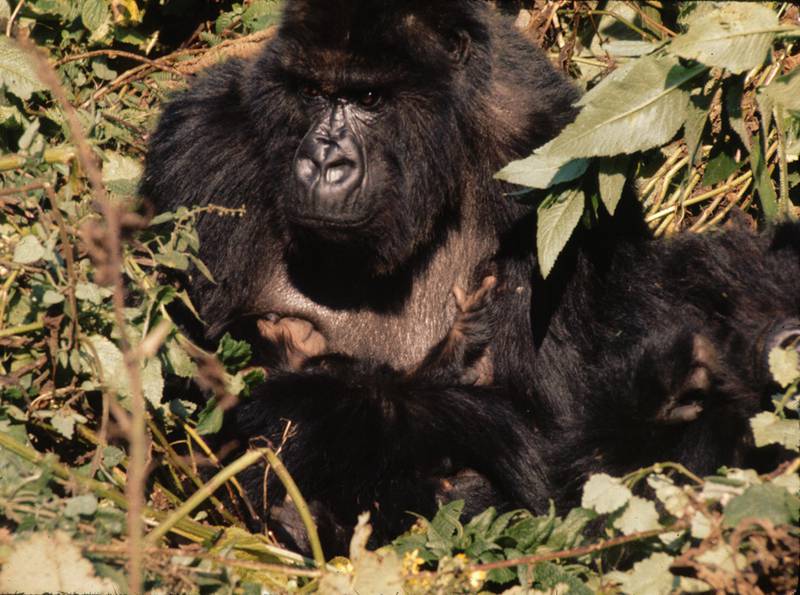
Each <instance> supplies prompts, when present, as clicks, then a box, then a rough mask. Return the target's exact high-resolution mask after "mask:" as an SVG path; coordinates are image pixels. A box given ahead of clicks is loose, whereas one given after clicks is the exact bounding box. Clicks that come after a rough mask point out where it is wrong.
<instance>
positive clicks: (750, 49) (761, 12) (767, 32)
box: [668, 2, 784, 74]
mask: <svg viewBox="0 0 800 595" xmlns="http://www.w3.org/2000/svg"><path fill="white" fill-rule="evenodd" d="M783 29H784V28H783V27H780V26H779V24H778V15H777V14H776V13H775V11H774V10H772V8H770V7H769V6H767V5H765V4H759V3H757V2H729V3H726V4H724V5H723V6H720V7H719V8H717V9H716V10H713V11H711V12H710V13H708V14H707V15H705V16H703V17H701V18H698V19H697V20H694V21H692V23H691V25H690V27H689V31H687V32H686V33H684V34H683V35H679V36H678V37H676V38H675V39H673V40H672V43H670V45H669V46H668V48H669V51H670V52H672V53H673V54H675V55H677V56H680V57H681V58H688V59H690V60H697V61H698V62H702V63H703V64H706V65H707V66H716V67H718V68H726V69H727V70H729V71H731V72H733V73H735V74H738V73H740V72H744V71H745V70H750V69H751V68H755V67H756V66H761V65H762V64H763V63H764V60H765V59H766V57H767V53H768V52H769V49H770V47H771V46H772V40H773V39H774V38H775V34H776V33H777V32H779V31H781V30H783Z"/></svg>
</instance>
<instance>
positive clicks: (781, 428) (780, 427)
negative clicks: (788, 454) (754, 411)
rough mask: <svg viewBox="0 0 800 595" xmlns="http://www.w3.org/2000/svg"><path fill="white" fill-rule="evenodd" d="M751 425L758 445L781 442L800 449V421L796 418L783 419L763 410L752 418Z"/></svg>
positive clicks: (790, 447)
mask: <svg viewBox="0 0 800 595" xmlns="http://www.w3.org/2000/svg"><path fill="white" fill-rule="evenodd" d="M750 427H751V428H752V429H753V438H754V440H755V443H756V446H766V445H767V444H780V445H781V446H783V447H784V448H788V449H789V450H794V451H797V450H800V423H798V422H797V420H796V419H781V418H780V417H778V416H777V415H775V414H774V413H770V412H769V411H762V412H761V413H759V414H758V415H756V416H755V417H754V418H752V419H751V420H750Z"/></svg>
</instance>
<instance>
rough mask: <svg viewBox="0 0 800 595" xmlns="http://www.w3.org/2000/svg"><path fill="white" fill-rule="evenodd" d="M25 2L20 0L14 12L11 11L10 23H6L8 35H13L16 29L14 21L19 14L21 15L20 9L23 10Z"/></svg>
mask: <svg viewBox="0 0 800 595" xmlns="http://www.w3.org/2000/svg"><path fill="white" fill-rule="evenodd" d="M24 4H25V0H19V2H18V3H17V5H16V6H15V7H14V12H12V13H11V16H10V17H8V23H7V24H6V37H11V33H12V32H13V31H14V21H15V20H16V19H17V15H19V11H20V10H22V7H23V5H24Z"/></svg>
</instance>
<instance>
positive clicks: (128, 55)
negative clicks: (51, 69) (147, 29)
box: [54, 49, 186, 78]
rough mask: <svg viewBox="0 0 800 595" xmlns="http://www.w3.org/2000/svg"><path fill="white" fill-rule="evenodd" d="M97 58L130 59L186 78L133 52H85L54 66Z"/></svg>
mask: <svg viewBox="0 0 800 595" xmlns="http://www.w3.org/2000/svg"><path fill="white" fill-rule="evenodd" d="M97 56H108V57H109V58H117V57H121V58H128V59H129V60H136V61H138V62H142V63H143V64H147V65H149V66H152V67H153V68H155V69H156V70H164V71H166V72H169V73H171V74H174V75H176V76H179V77H181V78H186V74H184V73H183V72H181V71H180V70H178V69H176V68H174V67H172V66H170V65H168V64H165V63H164V62H163V61H162V60H153V59H151V58H147V57H145V56H140V55H139V54H134V53H133V52H125V51H122V50H114V49H108V50H93V51H91V52H84V53H82V54H72V55H71V56H64V57H63V58H61V59H60V60H57V61H56V62H55V64H54V66H56V67H58V66H63V65H64V64H68V63H69V62H74V61H76V60H85V59H86V58H96V57H97Z"/></svg>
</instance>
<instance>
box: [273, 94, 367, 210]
mask: <svg viewBox="0 0 800 595" xmlns="http://www.w3.org/2000/svg"><path fill="white" fill-rule="evenodd" d="M365 175H366V162H365V159H364V151H363V146H362V143H361V141H360V139H359V138H358V136H357V134H356V133H355V131H354V130H353V127H352V126H351V125H350V123H349V122H348V118H347V114H346V110H345V107H343V106H341V105H334V106H332V107H331V108H330V110H329V115H328V117H323V118H322V120H321V121H320V122H319V123H318V124H317V125H315V126H312V128H311V129H310V130H309V131H308V133H307V134H306V136H305V137H304V138H303V140H302V142H301V143H300V146H299V148H298V149H297V153H296V155H295V159H294V178H295V181H296V183H297V189H298V192H297V196H296V197H295V201H294V202H291V203H290V204H289V205H288V211H289V216H290V217H291V218H293V219H295V220H300V221H308V220H311V221H312V222H313V221H318V222H327V223H337V224H341V225H347V224H355V223H358V222H360V221H361V220H363V219H364V217H365V216H366V215H367V214H368V212H367V211H368V209H367V205H365V204H362V202H361V201H359V194H360V193H359V190H360V189H361V187H362V185H363V183H364V178H365Z"/></svg>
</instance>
